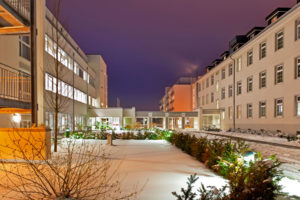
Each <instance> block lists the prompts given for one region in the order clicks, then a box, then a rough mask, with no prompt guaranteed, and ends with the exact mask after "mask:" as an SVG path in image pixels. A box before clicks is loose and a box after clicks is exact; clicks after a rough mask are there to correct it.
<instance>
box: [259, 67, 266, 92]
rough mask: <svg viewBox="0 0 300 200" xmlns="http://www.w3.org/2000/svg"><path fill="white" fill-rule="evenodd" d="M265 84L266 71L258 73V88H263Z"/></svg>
mask: <svg viewBox="0 0 300 200" xmlns="http://www.w3.org/2000/svg"><path fill="white" fill-rule="evenodd" d="M266 86H267V74H266V72H265V71H264V72H260V73H259V88H265V87H266Z"/></svg>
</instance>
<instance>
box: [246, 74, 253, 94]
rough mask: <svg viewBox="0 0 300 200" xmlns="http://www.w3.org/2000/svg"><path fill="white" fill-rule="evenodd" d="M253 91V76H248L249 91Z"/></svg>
mask: <svg viewBox="0 0 300 200" xmlns="http://www.w3.org/2000/svg"><path fill="white" fill-rule="evenodd" d="M252 91H253V78H252V77H248V78H247V92H252Z"/></svg>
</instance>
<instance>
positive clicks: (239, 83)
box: [236, 81, 242, 95]
mask: <svg viewBox="0 0 300 200" xmlns="http://www.w3.org/2000/svg"><path fill="white" fill-rule="evenodd" d="M236 92H237V95H239V94H242V81H239V82H237V91H236Z"/></svg>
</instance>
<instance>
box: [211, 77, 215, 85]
mask: <svg viewBox="0 0 300 200" xmlns="http://www.w3.org/2000/svg"><path fill="white" fill-rule="evenodd" d="M210 84H211V85H213V84H215V76H214V75H211V77H210Z"/></svg>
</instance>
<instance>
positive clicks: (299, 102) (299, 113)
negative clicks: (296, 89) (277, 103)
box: [295, 95, 300, 116]
mask: <svg viewBox="0 0 300 200" xmlns="http://www.w3.org/2000/svg"><path fill="white" fill-rule="evenodd" d="M295 100H296V116H300V95H298V96H296V99H295Z"/></svg>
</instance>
